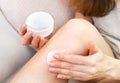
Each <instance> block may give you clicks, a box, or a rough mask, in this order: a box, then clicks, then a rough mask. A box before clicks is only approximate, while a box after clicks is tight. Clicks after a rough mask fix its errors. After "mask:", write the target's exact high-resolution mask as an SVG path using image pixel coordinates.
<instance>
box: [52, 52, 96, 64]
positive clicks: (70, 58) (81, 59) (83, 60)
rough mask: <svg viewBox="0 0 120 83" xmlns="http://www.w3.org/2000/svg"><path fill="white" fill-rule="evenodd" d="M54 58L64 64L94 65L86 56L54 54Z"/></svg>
mask: <svg viewBox="0 0 120 83" xmlns="http://www.w3.org/2000/svg"><path fill="white" fill-rule="evenodd" d="M54 58H56V59H58V60H61V61H64V62H68V63H72V64H78V65H91V66H94V65H95V64H94V62H92V61H91V60H89V58H87V56H80V55H72V54H65V53H56V54H55V55H54Z"/></svg>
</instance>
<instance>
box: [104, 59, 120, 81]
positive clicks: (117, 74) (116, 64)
mask: <svg viewBox="0 0 120 83" xmlns="http://www.w3.org/2000/svg"><path fill="white" fill-rule="evenodd" d="M108 66H110V69H109V70H108V72H107V73H106V74H107V75H109V77H111V78H113V79H120V60H118V59H115V58H112V57H110V60H109V65H108Z"/></svg>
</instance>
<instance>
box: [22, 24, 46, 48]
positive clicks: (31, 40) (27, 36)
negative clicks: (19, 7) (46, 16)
mask: <svg viewBox="0 0 120 83" xmlns="http://www.w3.org/2000/svg"><path fill="white" fill-rule="evenodd" d="M20 35H21V36H22V37H23V38H22V44H23V45H31V46H32V47H33V48H34V49H36V50H39V49H40V48H41V47H42V46H43V45H44V44H45V43H46V42H47V39H45V38H43V37H41V36H40V34H38V33H36V34H35V35H34V36H33V32H32V31H27V25H26V24H23V25H22V26H21V28H20Z"/></svg>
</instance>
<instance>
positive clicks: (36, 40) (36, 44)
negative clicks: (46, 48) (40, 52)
mask: <svg viewBox="0 0 120 83" xmlns="http://www.w3.org/2000/svg"><path fill="white" fill-rule="evenodd" d="M39 42H40V35H39V34H36V35H35V36H34V37H33V40H32V46H33V47H34V48H35V49H38V48H39Z"/></svg>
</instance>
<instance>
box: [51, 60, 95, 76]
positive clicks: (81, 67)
mask: <svg viewBox="0 0 120 83" xmlns="http://www.w3.org/2000/svg"><path fill="white" fill-rule="evenodd" d="M49 66H50V68H59V69H67V70H72V71H77V72H84V73H88V74H95V73H96V69H95V68H94V67H93V66H85V65H76V64H71V63H67V62H61V61H52V62H50V63H49ZM58 73H59V72H58Z"/></svg>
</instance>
